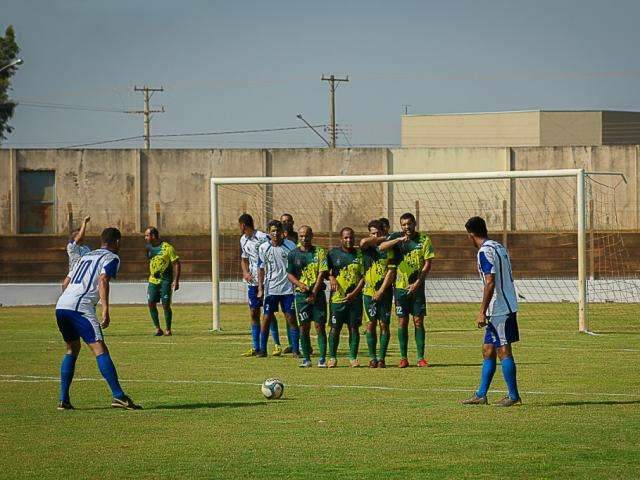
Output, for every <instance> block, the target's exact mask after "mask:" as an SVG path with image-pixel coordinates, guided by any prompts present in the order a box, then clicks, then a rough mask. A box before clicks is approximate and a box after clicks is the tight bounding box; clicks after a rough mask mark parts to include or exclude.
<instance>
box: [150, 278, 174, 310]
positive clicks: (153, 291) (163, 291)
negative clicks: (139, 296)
mask: <svg viewBox="0 0 640 480" xmlns="http://www.w3.org/2000/svg"><path fill="white" fill-rule="evenodd" d="M172 284H173V281H169V280H162V281H161V282H160V283H151V282H149V285H148V286H147V301H148V302H149V303H158V302H162V304H163V305H170V304H171V294H172V293H173V288H172Z"/></svg>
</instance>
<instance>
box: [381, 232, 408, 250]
mask: <svg viewBox="0 0 640 480" xmlns="http://www.w3.org/2000/svg"><path fill="white" fill-rule="evenodd" d="M405 241H407V237H406V235H405V236H402V237H399V238H395V239H393V240H385V241H383V242H382V243H381V244H380V251H381V252H384V251H385V250H391V249H392V248H393V247H395V246H396V245H398V244H399V243H402V242H405Z"/></svg>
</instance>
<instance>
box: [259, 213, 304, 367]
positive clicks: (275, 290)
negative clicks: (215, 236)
mask: <svg viewBox="0 0 640 480" xmlns="http://www.w3.org/2000/svg"><path fill="white" fill-rule="evenodd" d="M267 230H268V232H269V237H270V240H269V241H268V242H265V243H263V244H261V245H260V248H259V249H258V257H259V263H258V268H259V273H258V297H259V298H262V299H264V317H263V318H262V325H261V327H260V351H259V352H258V353H257V354H256V356H258V357H266V356H267V339H268V336H269V326H270V325H271V322H272V321H273V317H274V315H275V313H276V312H277V311H278V307H280V308H282V313H284V317H285V319H286V321H287V323H288V324H289V326H290V332H291V351H292V353H293V356H294V357H295V358H298V357H299V356H300V350H299V338H300V331H299V329H298V323H297V321H296V317H295V315H294V313H293V311H294V305H293V302H294V295H293V284H292V283H291V282H290V281H289V276H288V274H287V259H288V257H289V252H291V251H292V250H294V249H295V248H296V245H295V243H293V242H292V241H290V240H285V239H284V238H283V227H282V223H281V222H279V221H278V220H271V221H270V222H269V224H268V225H267Z"/></svg>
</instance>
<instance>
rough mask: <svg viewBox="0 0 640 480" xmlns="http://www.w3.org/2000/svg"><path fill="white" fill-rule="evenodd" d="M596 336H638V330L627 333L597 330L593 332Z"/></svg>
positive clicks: (623, 331)
mask: <svg viewBox="0 0 640 480" xmlns="http://www.w3.org/2000/svg"><path fill="white" fill-rule="evenodd" d="M593 333H595V334H597V335H640V332H639V331H638V330H633V331H627V330H598V331H595V332H593Z"/></svg>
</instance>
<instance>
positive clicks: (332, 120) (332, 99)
mask: <svg viewBox="0 0 640 480" xmlns="http://www.w3.org/2000/svg"><path fill="white" fill-rule="evenodd" d="M321 80H322V81H323V82H329V109H330V110H329V135H330V136H331V145H330V146H331V147H333V148H336V135H337V134H336V96H335V94H336V82H338V85H339V84H340V82H348V81H349V76H348V75H347V76H346V77H345V78H336V76H335V75H333V74H331V75H329V76H328V77H325V76H324V75H322V79H321Z"/></svg>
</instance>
